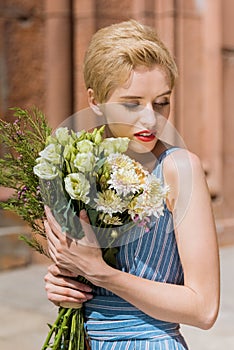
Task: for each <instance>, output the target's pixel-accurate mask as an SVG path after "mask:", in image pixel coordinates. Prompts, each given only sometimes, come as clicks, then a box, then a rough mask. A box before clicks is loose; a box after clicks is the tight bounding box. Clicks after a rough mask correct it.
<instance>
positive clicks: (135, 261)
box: [45, 21, 219, 350]
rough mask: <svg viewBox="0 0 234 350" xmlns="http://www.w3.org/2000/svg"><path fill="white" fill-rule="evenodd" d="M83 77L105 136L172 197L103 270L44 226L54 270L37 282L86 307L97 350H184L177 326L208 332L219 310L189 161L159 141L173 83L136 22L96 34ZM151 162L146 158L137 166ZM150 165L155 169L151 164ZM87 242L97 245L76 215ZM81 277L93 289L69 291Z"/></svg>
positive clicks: (157, 46) (206, 198)
mask: <svg viewBox="0 0 234 350" xmlns="http://www.w3.org/2000/svg"><path fill="white" fill-rule="evenodd" d="M84 77H85V82H86V87H87V94H88V101H89V104H90V107H91V108H92V109H93V110H95V111H96V112H97V114H99V113H100V114H105V116H106V118H107V123H108V125H109V134H110V135H112V136H115V137H117V136H127V137H129V138H130V140H131V141H130V147H129V148H130V151H131V154H138V155H139V159H142V160H143V163H144V166H145V167H147V168H148V170H150V171H152V172H153V173H154V174H156V175H157V176H158V177H160V178H161V180H162V182H163V183H166V184H168V185H169V187H170V193H169V195H168V199H167V203H166V204H165V210H164V215H163V216H161V217H160V218H159V219H158V220H156V221H155V222H153V223H152V226H151V229H150V231H149V232H148V233H147V234H144V235H142V236H139V237H137V238H136V239H135V240H130V241H129V242H127V241H126V242H125V244H123V245H121V246H120V248H119V253H118V255H117V267H116V268H113V267H110V266H109V265H107V264H106V263H105V261H104V260H103V258H102V254H101V250H100V248H99V247H98V245H97V244H96V246H92V247H90V246H89V245H84V244H79V242H78V244H76V243H75V242H74V241H70V242H69V245H68V242H67V240H66V239H65V238H64V236H63V234H62V233H61V229H60V227H59V225H58V224H57V223H56V222H55V220H54V218H53V216H52V215H51V212H50V211H49V210H47V219H48V220H47V222H46V223H45V226H46V231H47V235H48V245H49V250H50V254H51V257H52V258H53V260H54V263H55V264H54V265H52V266H50V267H49V271H48V273H47V275H46V277H45V281H46V290H47V295H48V298H49V300H51V301H52V302H54V303H55V304H57V305H58V304H59V303H61V302H77V303H81V302H82V303H85V310H86V311H85V312H86V329H87V333H88V336H89V340H90V345H91V348H92V350H96V349H103V350H105V349H107V350H110V349H152V350H159V349H160V350H166V349H180V350H184V349H188V347H187V345H186V342H185V341H184V339H183V337H182V335H181V334H180V330H179V324H180V323H183V324H187V325H192V326H195V327H199V328H201V329H209V328H210V327H212V325H213V324H214V322H215V320H216V317H217V313H218V308H219V257H218V247H217V240H216V232H215V225H214V220H213V215H212V209H211V203H210V195H209V192H208V189H207V185H206V180H205V176H204V172H203V170H202V167H201V163H200V161H199V159H198V157H197V156H196V155H194V154H193V153H191V152H189V151H187V150H185V149H182V148H178V147H173V146H171V145H168V144H166V143H165V142H162V141H161V140H160V133H159V130H158V121H159V119H160V118H159V116H160V117H161V118H162V119H164V120H167V119H168V117H169V113H170V99H171V94H172V90H173V86H174V82H175V79H176V77H177V68H176V65H175V62H174V60H173V58H172V56H171V55H170V53H169V51H168V50H167V48H166V47H165V45H164V44H163V43H162V42H161V41H160V39H159V38H158V36H157V34H156V33H155V31H154V30H153V29H152V28H150V27H147V26H144V25H141V24H140V23H138V22H136V21H127V22H122V23H118V24H114V25H112V26H109V27H106V28H103V29H101V30H99V31H98V32H97V33H96V34H95V35H94V36H93V39H92V41H91V43H90V45H89V48H88V51H87V54H86V58H85V62H84ZM148 153H150V154H153V155H154V157H153V158H150V159H151V160H149V161H147V160H146V161H144V160H145V159H146V155H147V154H148ZM156 159H157V161H155V160H156ZM80 218H81V220H82V223H83V227H84V231H85V232H86V235H87V241H92V240H93V242H95V239H94V236H93V232H92V229H91V227H90V226H89V220H88V217H87V215H86V213H85V212H81V215H80ZM77 275H82V276H84V277H86V278H87V279H88V280H89V281H90V282H91V283H92V284H93V285H94V288H93V289H92V290H91V288H90V287H88V286H85V285H83V284H80V283H78V282H75V281H74V280H73V279H71V278H70V277H73V276H77Z"/></svg>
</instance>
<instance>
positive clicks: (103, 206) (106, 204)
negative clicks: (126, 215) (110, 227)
mask: <svg viewBox="0 0 234 350" xmlns="http://www.w3.org/2000/svg"><path fill="white" fill-rule="evenodd" d="M94 201H95V202H96V206H95V207H96V209H97V210H98V211H102V212H104V213H106V214H109V215H110V216H112V214H114V213H117V212H120V213H122V212H123V211H124V210H125V208H126V203H125V202H124V201H123V200H122V199H121V198H120V197H119V196H118V195H117V194H116V193H115V192H114V191H112V190H110V189H108V190H106V191H104V192H98V193H97V198H95V199H94Z"/></svg>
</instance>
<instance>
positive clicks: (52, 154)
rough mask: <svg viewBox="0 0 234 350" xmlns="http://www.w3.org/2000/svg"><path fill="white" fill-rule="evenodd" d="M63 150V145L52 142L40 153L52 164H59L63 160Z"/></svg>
mask: <svg viewBox="0 0 234 350" xmlns="http://www.w3.org/2000/svg"><path fill="white" fill-rule="evenodd" d="M61 152H62V151H61V145H57V144H54V143H51V144H49V145H48V146H46V148H44V149H43V151H41V152H40V153H39V155H40V156H41V158H44V159H45V160H47V161H49V162H51V163H52V164H59V163H60V162H61Z"/></svg>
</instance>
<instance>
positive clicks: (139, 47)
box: [84, 20, 177, 103]
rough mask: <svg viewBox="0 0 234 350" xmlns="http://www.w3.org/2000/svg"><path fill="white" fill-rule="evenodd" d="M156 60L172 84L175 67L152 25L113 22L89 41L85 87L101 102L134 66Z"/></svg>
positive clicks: (175, 73)
mask: <svg viewBox="0 0 234 350" xmlns="http://www.w3.org/2000/svg"><path fill="white" fill-rule="evenodd" d="M155 64H158V65H160V66H162V67H163V68H164V69H165V71H166V73H167V74H168V76H169V79H170V83H171V87H173V86H174V82H175V79H176V77H177V67H176V64H175V61H174V59H173V58H172V56H171V54H170V52H169V51H168V49H167V48H166V46H165V45H164V43H163V42H162V41H161V40H160V39H159V38H158V36H157V34H156V32H155V31H154V29H153V28H151V27H148V26H145V25H142V24H140V23H139V22H137V21H135V20H130V21H125V22H121V23H116V24H112V25H110V26H108V27H105V28H102V29H100V30H99V31H97V32H96V33H95V34H94V35H93V38H92V40H91V42H90V45H89V47H88V50H87V52H86V55H85V60H84V80H85V84H86V88H87V89H88V88H91V89H93V90H94V96H95V99H96V100H97V102H99V103H104V102H106V101H107V100H108V97H109V96H110V94H111V92H112V91H113V90H114V89H116V88H117V87H118V86H121V85H122V84H124V83H125V82H126V81H127V80H128V79H129V77H130V74H131V71H132V70H133V69H134V68H135V67H136V66H139V65H143V66H146V67H152V66H154V65H155Z"/></svg>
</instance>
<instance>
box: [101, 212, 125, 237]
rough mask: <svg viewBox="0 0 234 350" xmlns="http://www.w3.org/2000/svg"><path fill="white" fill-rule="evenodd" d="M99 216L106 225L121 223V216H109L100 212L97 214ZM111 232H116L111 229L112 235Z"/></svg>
mask: <svg viewBox="0 0 234 350" xmlns="http://www.w3.org/2000/svg"><path fill="white" fill-rule="evenodd" d="M99 218H100V220H102V221H103V222H104V223H105V224H107V225H114V226H119V225H122V224H123V222H122V220H121V218H120V217H118V216H110V215H109V214H104V213H101V214H100V215H99ZM113 232H116V231H112V233H111V236H112V234H113ZM112 238H114V237H112Z"/></svg>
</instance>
